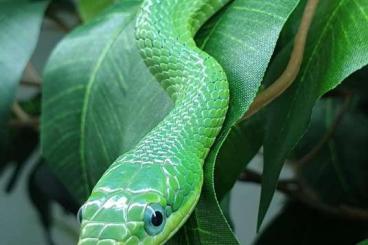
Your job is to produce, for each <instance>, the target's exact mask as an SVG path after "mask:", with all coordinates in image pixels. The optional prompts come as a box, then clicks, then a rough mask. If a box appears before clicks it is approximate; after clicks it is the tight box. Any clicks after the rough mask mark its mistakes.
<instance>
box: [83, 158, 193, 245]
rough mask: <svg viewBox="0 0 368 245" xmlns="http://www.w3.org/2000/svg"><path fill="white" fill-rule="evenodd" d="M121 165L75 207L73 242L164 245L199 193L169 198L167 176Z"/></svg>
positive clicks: (153, 168)
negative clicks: (76, 227) (76, 233)
mask: <svg viewBox="0 0 368 245" xmlns="http://www.w3.org/2000/svg"><path fill="white" fill-rule="evenodd" d="M120 166H121V167H120V168H119V169H114V171H110V172H108V173H107V174H105V175H104V176H103V177H102V178H101V179H100V181H99V182H98V183H97V185H96V186H95V188H94V190H93V191H92V194H91V195H90V197H89V199H88V200H87V201H86V203H85V204H84V205H83V206H82V207H81V208H80V211H79V214H78V217H79V219H80V221H81V233H80V239H79V243H78V244H79V245H121V244H150V245H151V244H163V243H164V242H165V241H167V240H168V239H169V238H170V237H171V236H172V235H173V234H174V233H175V232H176V231H177V230H178V229H179V228H180V226H181V225H182V224H183V223H184V222H185V220H186V219H187V218H188V216H189V215H190V213H191V211H192V209H193V208H194V206H195V204H196V201H197V197H198V195H190V194H189V195H186V197H185V198H183V195H181V197H180V198H179V195H178V194H179V193H180V188H179V189H177V190H179V191H176V192H175V194H169V193H168V192H169V190H170V191H172V190H173V185H170V188H167V184H168V182H167V181H169V182H170V180H169V179H168V178H169V177H168V176H167V178H166V177H165V176H164V175H163V174H164V173H163V172H162V171H161V170H160V169H159V167H158V166H153V165H152V167H147V168H141V166H139V165H136V164H134V165H128V164H122V165H120ZM130 166H132V167H130ZM135 168H136V169H135ZM109 173H111V174H109ZM160 173H161V174H160ZM147 176H149V177H147ZM172 178H174V176H172ZM125 180H129V183H131V184H128V183H124V181H125ZM191 197H193V198H194V199H193V200H191Z"/></svg>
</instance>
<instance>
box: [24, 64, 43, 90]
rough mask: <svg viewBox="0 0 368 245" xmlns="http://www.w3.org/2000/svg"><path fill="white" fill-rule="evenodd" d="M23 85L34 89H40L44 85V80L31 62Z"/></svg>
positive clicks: (25, 72)
mask: <svg viewBox="0 0 368 245" xmlns="http://www.w3.org/2000/svg"><path fill="white" fill-rule="evenodd" d="M21 84H23V85H27V86H34V87H40V86H41V85H42V79H41V77H40V75H39V73H38V72H37V71H36V69H35V68H34V67H33V65H32V63H31V62H29V63H28V64H27V66H26V68H25V70H24V73H23V79H22V81H21Z"/></svg>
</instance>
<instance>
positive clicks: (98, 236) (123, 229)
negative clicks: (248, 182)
mask: <svg viewBox="0 0 368 245" xmlns="http://www.w3.org/2000/svg"><path fill="white" fill-rule="evenodd" d="M227 1H228V0H146V1H144V2H143V4H142V7H141V11H140V12H139V14H138V18H137V22H136V39H137V44H138V47H139V50H140V53H141V55H142V57H143V59H144V61H145V63H146V65H147V67H148V68H149V69H150V71H151V73H152V74H153V75H154V76H155V77H156V78H157V80H158V81H160V83H161V84H162V86H163V87H164V88H165V89H166V91H167V92H168V93H169V94H170V96H171V98H172V99H173V100H174V101H175V106H174V108H173V110H172V111H171V112H170V113H169V114H168V115H167V116H166V117H165V119H164V120H163V121H162V122H161V123H159V125H157V126H156V127H155V128H154V129H153V130H152V131H151V132H149V133H148V134H147V135H146V136H145V137H144V138H143V139H142V140H141V141H140V142H139V143H138V145H137V146H136V147H135V148H133V149H132V150H130V151H129V152H127V153H125V154H124V155H122V156H121V157H119V158H118V159H117V160H116V161H115V162H114V163H113V164H112V165H111V166H110V167H109V169H108V170H107V171H106V172H105V173H104V174H103V176H102V177H101V179H100V180H99V181H98V183H97V184H96V186H95V187H94V189H93V191H92V194H91V196H90V197H89V199H88V200H87V202H86V203H85V204H84V205H83V206H82V207H81V209H80V216H81V220H82V224H81V234H80V239H79V244H80V245H93V244H98V245H113V244H116V245H117V244H163V243H164V242H165V241H167V240H168V239H169V238H170V237H171V236H172V235H173V234H174V233H175V232H176V231H177V230H178V229H179V228H180V227H181V225H182V224H183V223H184V222H185V221H186V219H187V218H188V217H189V215H190V214H191V212H192V211H193V209H194V207H195V205H196V203H197V201H198V199H199V196H200V192H201V187H202V182H203V170H202V165H203V163H204V160H205V158H206V156H207V154H208V152H209V149H210V147H211V146H212V144H213V142H214V141H215V138H216V137H217V135H218V133H219V131H220V129H221V127H222V124H223V122H224V119H225V115H226V112H227V108H228V103H229V89H228V83H227V79H226V75H225V73H224V71H223V70H222V68H221V66H220V65H219V64H218V63H217V62H216V60H215V59H214V58H212V57H210V56H209V55H208V54H206V53H205V52H203V51H202V50H200V49H199V48H197V47H196V45H195V42H194V40H193V36H194V34H195V33H196V31H197V30H198V28H199V27H200V26H201V25H202V24H203V22H204V21H206V20H207V19H208V18H209V17H210V16H211V15H212V14H214V13H215V12H216V11H217V10H218V9H219V8H221V7H222V6H223V5H224V4H225V3H226V2H227Z"/></svg>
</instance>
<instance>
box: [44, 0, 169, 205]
mask: <svg viewBox="0 0 368 245" xmlns="http://www.w3.org/2000/svg"><path fill="white" fill-rule="evenodd" d="M138 6H139V4H136V3H134V1H125V2H124V3H121V4H118V5H115V6H114V7H113V8H112V9H111V10H109V11H108V13H106V14H104V15H102V16H101V17H100V18H97V19H96V20H94V21H92V22H91V23H89V24H87V25H85V26H82V27H81V28H78V29H77V30H75V31H74V32H72V33H71V34H70V35H68V37H67V38H65V39H64V40H63V41H62V42H61V43H60V45H58V47H57V48H56V49H55V51H54V52H53V54H52V56H51V58H50V61H49V62H48V65H47V67H46V69H45V74H44V77H45V82H44V87H43V114H42V127H41V130H42V132H41V133H42V134H41V140H42V149H43V154H44V156H45V157H46V159H47V161H48V163H49V164H50V166H51V167H52V168H53V169H54V170H55V172H57V173H58V175H59V177H60V178H61V179H64V180H65V184H66V185H67V186H68V187H69V188H70V190H71V192H72V193H73V194H74V195H75V196H76V197H77V198H78V199H79V200H80V201H83V200H85V199H86V198H87V197H88V195H89V194H90V191H91V189H92V187H93V185H94V184H95V183H96V182H97V180H98V179H99V178H100V176H101V174H102V173H103V172H104V171H105V170H106V168H107V167H108V166H109V165H110V164H111V163H112V162H113V161H114V160H115V159H116V158H117V157H118V156H119V155H120V154H121V153H123V152H125V151H127V150H129V149H130V148H131V147H133V146H134V145H135V144H136V143H137V142H138V141H139V140H140V139H141V138H142V137H143V136H144V135H145V134H146V133H147V132H148V131H149V130H151V129H152V128H153V127H154V126H155V125H156V124H157V123H158V122H159V121H161V120H162V118H163V117H164V116H165V115H166V113H167V112H168V111H169V110H170V108H171V106H172V103H171V101H170V99H169V98H168V96H167V95H166V93H165V92H164V91H163V90H162V89H161V87H160V86H159V84H158V83H157V82H156V81H155V80H154V78H153V76H151V75H150V73H149V72H148V70H147V69H146V67H145V65H144V63H143V61H142V59H141V57H140V56H139V54H138V51H137V49H136V47H135V40H134V20H135V13H136V10H137V9H138ZM91 43H93V45H90V44H91Z"/></svg>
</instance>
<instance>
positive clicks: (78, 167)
mask: <svg viewBox="0 0 368 245" xmlns="http://www.w3.org/2000/svg"><path fill="white" fill-rule="evenodd" d="M277 2H278V4H269V3H268V1H259V0H238V1H234V2H233V3H232V4H230V5H229V6H228V7H227V8H226V10H225V11H223V12H222V13H221V14H220V15H218V16H217V18H215V19H214V20H212V21H211V22H210V24H209V26H207V29H205V30H202V32H203V33H209V34H208V35H206V36H205V38H201V40H202V41H200V43H201V46H202V47H203V48H204V49H205V50H206V51H208V52H209V53H210V54H212V55H214V56H215V57H216V58H217V59H218V60H219V62H220V63H221V64H222V65H223V66H224V68H225V70H226V72H227V74H228V77H229V82H230V86H231V90H232V97H231V108H230V112H229V117H228V119H227V121H226V124H225V127H224V130H223V131H222V134H221V136H220V137H219V139H218V141H217V142H216V145H215V146H214V148H213V150H212V151H211V153H210V156H209V157H208V159H207V162H206V167H205V176H206V180H205V185H204V188H203V193H202V196H201V200H200V202H199V204H198V207H197V209H196V210H195V212H194V214H193V215H192V218H191V219H190V220H189V221H188V223H187V225H186V226H185V227H184V228H183V229H182V230H181V232H180V233H179V235H178V236H177V237H176V238H174V241H179V240H180V239H182V240H181V242H180V243H190V244H193V243H199V242H200V243H211V242H212V243H213V242H214V241H215V240H216V241H217V242H218V243H219V244H236V243H237V241H236V239H235V238H234V237H233V235H232V233H231V231H230V228H229V226H228V224H227V223H226V220H225V218H224V216H223V214H222V212H221V209H220V207H219V205H218V202H217V200H216V195H215V190H214V165H215V159H216V157H217V153H218V151H219V149H220V147H221V145H222V143H223V141H224V140H225V138H226V136H227V135H228V133H229V131H230V128H231V126H233V125H234V124H235V123H236V122H237V120H238V119H239V118H240V117H241V115H242V114H243V113H244V112H245V111H246V109H247V108H248V106H249V104H250V103H251V101H252V99H253V97H254V96H255V93H256V91H257V89H258V86H259V84H260V81H261V80H262V77H263V74H264V71H265V69H266V67H267V64H268V62H269V60H270V57H271V55H272V52H273V49H274V46H275V43H276V40H277V37H278V34H279V32H280V30H281V28H282V26H283V24H284V23H285V21H286V19H287V17H288V15H289V14H290V13H291V12H292V10H293V8H294V7H295V5H296V4H297V2H298V1H297V0H295V1H281V0H280V1H277ZM137 8H138V4H137V3H136V1H125V2H122V3H119V4H116V5H114V6H113V7H112V8H111V9H109V10H107V11H106V12H105V13H104V14H102V15H101V16H100V17H98V18H96V19H95V20H93V21H92V22H90V23H89V24H87V25H85V26H82V27H80V28H78V29H77V30H75V31H74V32H72V33H71V34H70V35H69V36H68V37H67V38H66V39H65V40H64V41H62V42H61V44H60V45H59V46H58V47H57V48H56V50H55V51H54V53H53V55H52V56H51V58H50V61H49V63H48V65H47V67H46V71H45V85H44V90H43V92H44V103H43V115H42V147H43V153H44V156H45V157H46V159H47V161H48V163H49V164H50V166H51V167H52V168H53V169H54V170H55V172H56V173H57V174H58V176H59V177H60V178H61V179H62V180H63V181H64V182H65V183H66V185H67V186H68V187H69V188H70V190H71V191H72V192H73V193H74V194H75V195H76V197H77V198H79V200H80V201H83V200H85V198H86V197H87V196H88V194H89V192H90V190H91V188H92V187H93V185H94V183H95V182H96V181H97V180H98V178H99V177H100V175H101V174H102V173H103V171H104V170H105V169H106V168H107V166H108V165H109V164H111V163H112V162H113V161H114V159H115V158H116V157H118V156H119V155H120V154H122V153H124V152H126V151H127V150H129V149H130V148H132V147H133V146H134V145H135V144H136V143H137V142H138V141H139V140H140V139H141V138H142V137H143V136H144V135H145V134H146V133H147V132H148V131H150V130H151V129H152V127H154V126H155V125H156V124H157V123H158V122H159V121H160V120H162V118H163V117H164V116H165V115H166V114H167V112H168V111H169V110H170V109H171V107H172V103H171V101H170V99H169V98H168V96H167V95H166V93H165V92H164V91H163V90H162V89H161V88H160V87H159V85H158V83H157V82H156V81H154V78H153V77H152V76H151V75H150V74H149V72H148V71H147V69H146V68H145V66H144V64H143V62H142V60H141V58H140V56H139V55H138V52H137V49H136V47H135V40H134V33H133V32H134V24H135V23H134V17H135V12H136V10H137ZM207 30H210V31H209V32H207ZM247 30H253V31H252V32H248V31H247ZM202 37H203V36H202ZM91 43H93V45H91ZM239 50H241V51H242V52H239ZM238 142H239V140H238ZM221 162H222V161H221ZM235 162H236V161H234V162H233V163H231V164H229V166H231V165H232V164H234V163H235ZM222 164H228V163H225V162H224V163H222ZM236 164H237V165H238V169H239V171H240V169H241V167H240V166H244V163H243V162H240V164H239V163H236ZM219 176H221V177H224V178H227V177H228V176H227V175H226V173H225V172H222V173H219ZM231 178H232V180H231V181H232V182H234V181H235V180H234V179H235V178H236V176H231ZM230 187H231V184H230V185H228V187H227V188H230ZM223 192H225V191H223ZM188 237H189V238H190V239H191V240H190V241H188V240H187V238H188ZM178 243H179V242H177V243H176V244H178Z"/></svg>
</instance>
